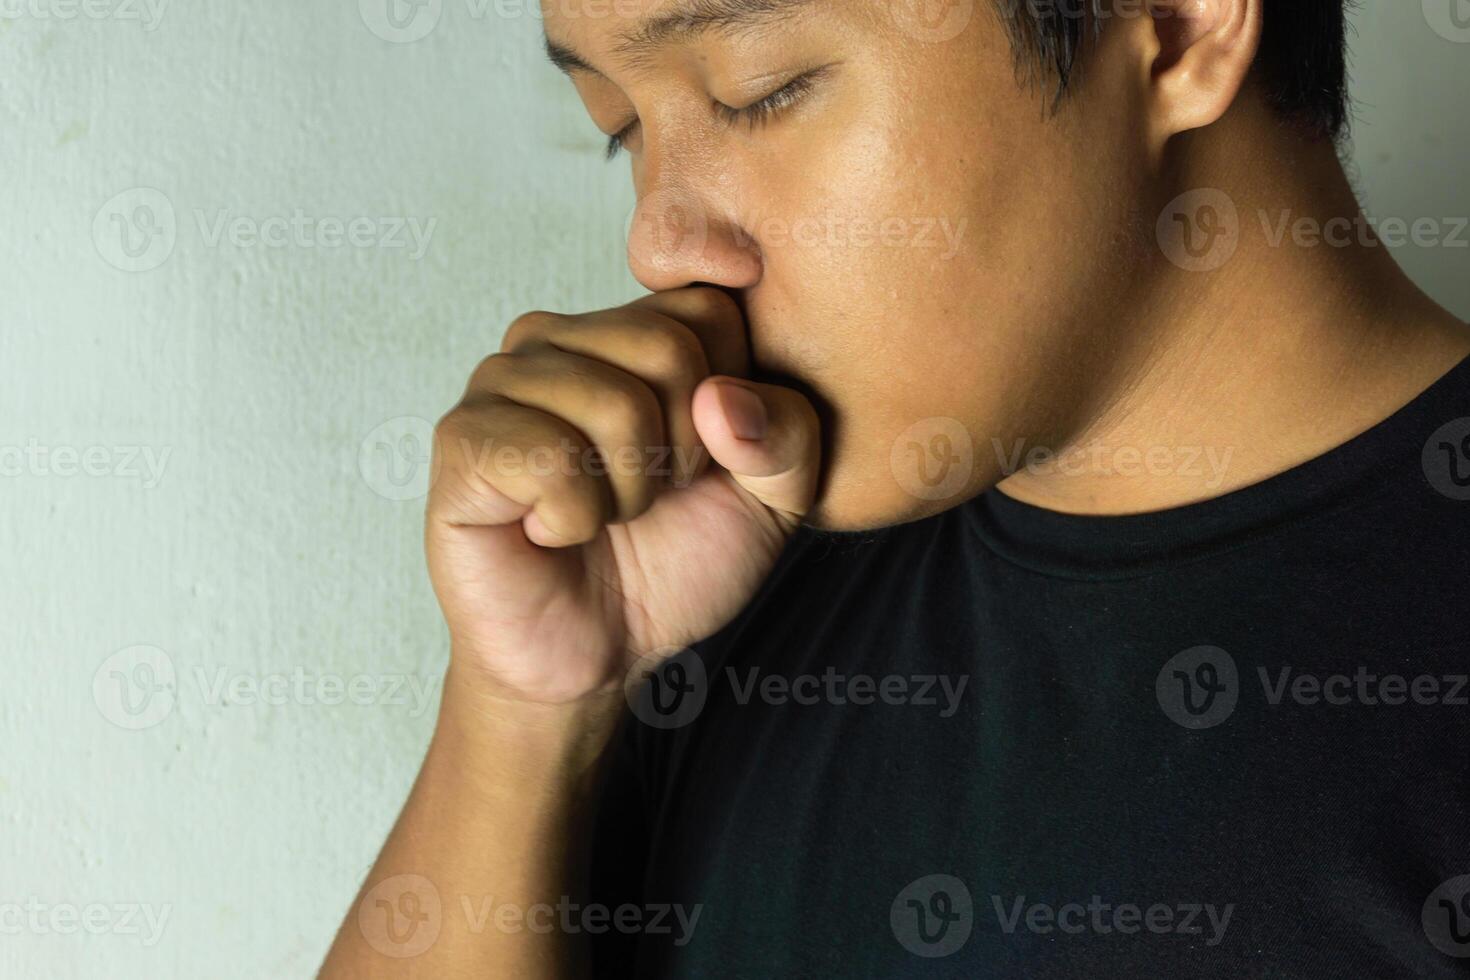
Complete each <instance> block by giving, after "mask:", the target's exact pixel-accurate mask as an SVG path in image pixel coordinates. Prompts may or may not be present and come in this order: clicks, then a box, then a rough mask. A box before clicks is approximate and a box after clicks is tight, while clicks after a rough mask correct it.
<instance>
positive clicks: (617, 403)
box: [470, 345, 668, 523]
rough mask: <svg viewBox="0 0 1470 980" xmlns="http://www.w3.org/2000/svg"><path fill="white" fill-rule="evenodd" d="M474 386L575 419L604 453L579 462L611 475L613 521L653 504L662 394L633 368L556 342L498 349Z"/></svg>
mask: <svg viewBox="0 0 1470 980" xmlns="http://www.w3.org/2000/svg"><path fill="white" fill-rule="evenodd" d="M470 385H471V389H472V390H473V391H477V392H483V393H489V394H493V395H496V396H499V397H501V398H505V399H508V400H510V401H513V402H515V403H516V404H519V405H524V406H526V407H527V408H534V409H538V410H540V411H542V412H545V413H547V414H549V415H554V416H556V417H557V418H559V419H562V420H563V421H565V422H567V423H568V424H569V425H571V426H572V427H573V428H575V429H576V430H577V431H578V432H579V433H581V435H582V436H583V437H584V438H585V440H586V442H587V443H589V444H590V445H591V446H592V447H594V448H595V449H596V450H597V452H596V453H595V454H593V453H587V454H584V455H583V456H581V457H579V458H578V459H577V460H576V461H575V464H574V465H575V466H576V467H577V468H578V469H581V470H584V471H587V472H589V473H590V474H591V475H594V476H598V477H605V478H606V479H607V481H608V485H609V487H610V489H611V491H612V499H613V515H612V519H611V523H624V522H627V521H631V520H633V519H634V518H636V517H638V516H639V515H641V514H643V513H644V512H645V511H647V510H648V508H649V507H651V506H653V501H654V499H655V498H656V497H657V496H658V492H659V486H658V482H659V481H658V480H657V479H656V478H655V477H654V476H653V474H652V472H651V471H652V470H653V469H654V468H655V467H654V464H655V463H657V462H658V459H657V457H658V455H659V449H658V447H660V446H665V445H667V444H668V443H667V440H666V436H665V433H664V421H663V410H662V407H661V406H660V404H659V400H658V396H657V395H655V394H654V393H653V389H651V388H649V387H648V385H646V384H644V383H643V381H641V380H640V379H638V378H636V377H634V376H633V375H631V374H629V373H628V372H626V371H621V370H619V369H617V368H615V367H612V366H610V365H608V364H605V363H603V362H601V361H598V360H595V359H593V358H590V357H582V356H580V355H577V354H568V353H566V352H565V351H562V350H558V349H557V348H555V347H551V346H549V345H540V346H534V347H533V348H528V349H526V350H525V351H524V352H523V353H517V354H497V355H495V356H494V357H490V358H487V359H486V360H485V361H484V362H482V363H481V365H480V367H479V368H478V369H477V370H476V371H475V375H474V377H473V378H472V379H471V381H470Z"/></svg>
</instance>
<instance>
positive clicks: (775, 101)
mask: <svg viewBox="0 0 1470 980" xmlns="http://www.w3.org/2000/svg"><path fill="white" fill-rule="evenodd" d="M830 69H831V66H830V65H829V66H826V67H823V68H816V69H813V70H812V71H809V72H807V73H806V74H804V75H798V76H797V77H796V78H793V79H792V80H791V81H789V82H787V83H786V84H785V85H783V86H781V87H780V88H779V89H777V90H776V91H774V92H772V93H771V94H770V95H768V96H766V97H765V98H763V99H761V100H760V101H759V102H754V103H751V104H750V105H748V106H744V107H742V108H739V109H735V108H732V107H730V106H727V105H725V104H724V103H722V102H716V103H715V104H714V110H715V114H716V115H717V116H719V117H720V119H721V120H722V121H723V122H725V123H726V124H727V125H731V126H737V125H743V126H747V127H749V128H750V129H752V130H753V129H755V128H756V127H757V126H763V125H765V124H767V123H769V122H771V120H773V119H775V118H776V117H777V116H778V115H780V114H781V113H782V112H785V111H786V110H787V109H790V108H791V107H792V106H794V105H796V104H797V103H799V102H801V100H802V99H804V98H806V97H807V96H808V95H810V94H811V92H812V89H814V88H815V87H816V85H817V82H819V81H820V80H821V79H822V77H823V76H825V75H826V74H827V72H828V71H829V70H830ZM638 125H639V121H638V120H637V119H634V120H633V121H632V122H631V123H629V124H628V125H627V126H625V127H623V128H622V129H621V130H619V131H618V132H617V133H615V134H613V136H612V137H611V138H610V139H609V140H608V141H607V158H608V159H609V160H611V159H613V158H614V157H616V156H617V155H618V154H619V153H620V152H622V151H623V150H624V149H626V148H627V145H628V141H629V140H630V139H631V138H632V136H633V133H634V132H635V131H636V130H637V129H638Z"/></svg>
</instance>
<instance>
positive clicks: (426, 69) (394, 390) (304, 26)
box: [0, 0, 1470, 978]
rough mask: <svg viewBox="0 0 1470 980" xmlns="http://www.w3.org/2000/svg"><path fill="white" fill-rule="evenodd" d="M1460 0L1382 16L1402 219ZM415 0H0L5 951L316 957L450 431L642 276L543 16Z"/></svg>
mask: <svg viewBox="0 0 1470 980" xmlns="http://www.w3.org/2000/svg"><path fill="white" fill-rule="evenodd" d="M1455 2H1458V0H1443V2H1440V0H1425V6H1424V9H1422V10H1421V9H1420V3H1419V2H1418V0H1392V2H1389V0H1367V9H1365V10H1363V11H1361V12H1360V13H1359V15H1358V23H1359V34H1360V36H1359V37H1358V39H1357V40H1356V42H1355V49H1356V66H1357V69H1356V70H1357V74H1358V77H1359V79H1360V82H1361V85H1360V88H1359V95H1360V98H1361V100H1362V106H1361V109H1360V112H1359V121H1358V125H1357V133H1358V137H1357V145H1356V151H1355V155H1356V159H1357V162H1358V171H1359V173H1358V176H1359V180H1360V183H1361V186H1362V187H1363V189H1364V192H1365V194H1366V196H1367V200H1368V205H1369V209H1370V211H1371V212H1372V213H1373V214H1374V215H1376V216H1379V217H1385V216H1397V217H1402V218H1405V219H1409V220H1412V219H1416V218H1421V217H1431V218H1452V217H1453V216H1456V215H1467V214H1470V185H1467V183H1466V181H1465V180H1464V176H1465V165H1464V161H1465V158H1466V155H1467V153H1470V117H1466V115H1465V113H1464V96H1465V94H1466V92H1467V91H1470V26H1465V27H1461V26H1460V22H1457V21H1455V20H1453V19H1451V18H1450V16H1449V12H1450V11H1451V10H1453V9H1454V6H1453V5H1454V3H1455ZM1436 5H1438V6H1437V7H1436ZM387 9H388V8H387V0H361V2H359V0H314V2H310V3H306V2H296V3H290V2H286V0H266V2H264V3H248V4H247V3H239V2H238V0H172V2H170V0H85V2H83V0H0V174H3V178H4V179H3V180H0V222H3V224H0V666H3V668H4V669H3V674H0V677H3V679H4V687H3V690H0V759H3V765H0V826H3V833H0V976H3V977H48V978H66V977H88V978H91V977H101V976H107V977H122V978H132V977H138V978H144V977H147V978H159V977H188V978H195V977H206V976H207V977H215V978H227V977H242V978H247V977H248V978H262V977H270V978H275V977H303V976H309V975H310V974H311V973H312V972H313V971H314V969H315V967H316V966H317V964H318V963H319V962H320V958H321V956H322V954H323V952H324V951H325V948H326V946H327V944H328V943H329V941H330V939H331V935H332V933H333V931H334V930H335V928H336V925H337V923H338V922H339V920H340V918H341V916H342V914H343V912H344V909H345V907H346V905H347V903H348V902H349V901H350V898H351V896H352V894H353V892H354V890H355V888H356V886H357V884H358V882H359V881H360V879H361V876H362V875H363V874H364V873H365V871H366V870H367V868H368V866H369V865H370V863H371V861H372V859H373V857H374V855H375V853H376V850H377V847H378V845H379V844H380V843H381V841H382V839H383V836H384V834H385V833H386V832H387V830H388V828H389V826H390V824H391V822H392V820H393V818H394V816H395V815H396V811H397V808H398V806H399V805H400V803H401V801H402V799H403V797H404V795H405V793H406V791H407V789H408V786H409V783H410V781H411V779H412V777H413V774H414V771H415V769H416V766H417V763H418V761H419V759H420V756H421V753H422V751H423V748H424V746H425V744H426V742H427V738H428V734H429V731H430V727H431V724H432V718H433V714H434V705H435V703H436V699H437V693H438V681H439V678H440V676H441V674H442V671H443V665H444V657H445V641H444V636H443V627H442V624H441V622H440V620H439V617H438V615H437V610H436V609H435V606H434V602H433V597H432V595H431V593H430V591H429V588H428V585H427V582H426V579H425V575H424V573H423V563H422V558H421V555H420V540H419V536H420V522H421V507H422V502H421V500H420V499H419V497H420V494H421V492H422V489H423V484H424V481H425V479H426V468H425V466H424V465H423V463H422V457H421V453H422V451H423V450H424V449H425V448H426V446H425V440H426V438H427V434H428V428H429V420H432V419H435V418H437V417H438V415H439V414H441V413H442V412H443V411H444V410H445V409H446V408H448V407H449V406H450V405H451V404H452V403H453V401H454V400H455V399H456V398H457V397H458V394H459V392H460V389H461V387H462V384H463V381H464V379H465V377H466V375H467V373H468V371H469V369H470V368H471V367H472V366H473V365H474V363H475V362H476V361H477V360H478V359H479V358H480V357H482V356H483V355H484V354H486V353H488V352H490V351H491V350H493V349H494V347H495V345H496V344H497V342H498V339H499V333H500V330H501V329H502V328H503V326H504V325H505V324H506V323H507V322H508V320H509V319H510V318H511V317H512V316H513V315H514V314H515V313H517V312H520V311H522V310H524V309H530V308H536V307H544V308H553V309H567V310H575V309H587V308H594V307H599V306H605V305H611V304H614V303H618V302H622V301H624V300H626V299H629V298H631V297H632V296H634V295H635V294H636V292H637V289H636V285H635V284H634V283H633V281H632V280H631V278H630V277H629V276H628V274H627V272H626V270H625V267H624V265H623V261H622V252H621V248H622V246H621V237H622V235H623V232H624V229H625V227H626V222H627V220H628V212H629V209H630V207H631V204H632V197H631V190H630V188H629V187H628V186H627V176H626V171H625V169H624V167H623V165H617V166H612V167H608V166H606V165H604V164H603V163H602V162H601V161H600V159H599V154H598V151H599V149H600V146H601V140H600V139H598V138H597V134H596V133H595V131H594V130H593V129H592V127H591V125H590V123H588V122H587V121H586V120H585V119H584V118H583V117H582V114H581V110H580V108H579V106H578V105H577V103H576V101H575V99H574V98H573V96H572V94H571V91H570V89H569V88H568V87H567V86H566V85H565V84H564V82H563V81H562V80H561V79H560V77H559V76H558V75H557V74H556V73H555V72H554V71H553V70H552V69H551V68H549V67H548V66H545V65H544V64H543V59H542V56H541V53H540V51H539V48H538V41H539V33H540V23H539V20H538V19H537V18H536V17H535V16H533V15H531V14H530V13H527V12H526V4H525V3H523V2H513V0H429V2H428V3H427V5H426V6H424V7H422V8H419V13H418V15H417V19H413V18H409V19H406V20H399V21H391V20H389V19H388V17H387V15H386V13H385V11H386V10H387ZM413 9H414V8H410V7H408V6H403V7H401V8H399V12H400V13H403V12H405V11H408V12H412V10H413ZM1463 12H1464V11H1463V9H1461V13H1462V14H1463ZM1461 19H1462V20H1464V18H1463V17H1462V18H1461ZM1461 237H1462V239H1470V234H1467V233H1464V232H1462V233H1461ZM1399 254H1400V255H1401V258H1402V260H1403V261H1404V263H1405V264H1406V265H1407V266H1408V267H1409V269H1410V270H1411V271H1412V272H1413V273H1414V274H1415V275H1416V276H1417V277H1418V278H1419V279H1420V280H1421V281H1422V282H1424V283H1425V284H1426V286H1427V287H1428V288H1429V289H1430V291H1431V292H1433V293H1434V294H1435V295H1436V296H1437V297H1438V298H1440V300H1441V301H1442V302H1445V303H1446V304H1447V305H1450V306H1451V307H1452V308H1453V309H1455V311H1456V312H1457V313H1458V314H1459V315H1461V316H1462V317H1470V275H1467V272H1470V251H1466V250H1465V249H1463V248H1460V249H1455V248H1451V247H1447V246H1446V245H1444V244H1443V243H1440V244H1437V245H1414V244H1409V245H1406V246H1405V247H1404V248H1402V249H1400V250H1399Z"/></svg>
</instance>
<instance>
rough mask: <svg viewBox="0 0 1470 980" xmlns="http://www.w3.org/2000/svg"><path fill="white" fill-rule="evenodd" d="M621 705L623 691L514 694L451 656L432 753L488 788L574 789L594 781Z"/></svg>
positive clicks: (511, 790)
mask: <svg viewBox="0 0 1470 980" xmlns="http://www.w3.org/2000/svg"><path fill="white" fill-rule="evenodd" d="M625 708H626V701H625V699H624V697H623V692H622V690H621V689H614V690H611V691H604V692H599V693H597V694H591V695H588V696H586V697H583V698H580V699H577V700H575V701H568V702H562V703H543V702H538V701H530V700H525V699H522V698H518V697H515V696H513V695H511V694H509V693H508V692H506V691H504V690H503V689H501V688H500V687H498V686H497V685H495V684H494V682H493V681H492V680H491V679H490V678H489V677H488V676H487V675H486V674H485V673H484V672H483V671H481V670H479V669H477V668H475V667H473V666H470V665H466V664H465V663H463V662H462V661H461V660H459V659H457V658H455V657H451V658H450V666H449V669H448V670H447V671H446V673H445V676H444V695H443V700H442V702H441V704H440V708H439V720H438V724H437V726H436V728H435V732H434V741H433V744H432V746H431V748H430V755H431V757H432V756H434V755H436V754H437V755H441V756H449V757H451V758H452V760H453V765H454V767H455V768H456V769H458V770H460V771H461V772H462V773H464V774H466V775H472V774H473V775H483V777H484V778H485V780H486V785H487V786H488V787H489V788H492V789H494V788H504V789H506V790H507V791H509V792H514V793H525V792H526V791H527V789H528V787H532V786H544V787H545V788H546V789H547V790H548V791H552V792H555V791H557V790H559V789H569V790H574V791H575V790H579V789H582V788H584V786H585V784H587V783H588V782H589V781H590V780H592V779H593V778H595V775H596V773H597V771H598V769H599V768H600V765H599V764H600V762H601V760H602V758H603V756H604V755H605V754H606V750H607V747H608V744H609V743H610V742H611V740H612V736H613V734H614V733H615V732H616V731H617V728H618V725H619V723H620V721H621V719H622V716H623V713H624V709H625Z"/></svg>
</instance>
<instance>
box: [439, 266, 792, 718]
mask: <svg viewBox="0 0 1470 980" xmlns="http://www.w3.org/2000/svg"><path fill="white" fill-rule="evenodd" d="M749 373H750V352H749V347H748V341H747V336H746V327H745V323H744V321H743V318H742V317H741V314H740V310H739V308H738V306H737V305H736V304H735V302H734V300H733V299H731V298H730V297H729V296H728V295H726V294H725V293H723V292H721V291H719V290H717V289H713V288H705V287H695V288H688V289H681V290H674V291H671V292H666V293H656V294H654V295H651V296H647V297H644V298H643V299H640V300H638V301H637V302H634V303H631V304H629V305H627V306H623V307H620V308H618V309H614V310H607V311H604V312H600V313H589V314H584V315H581V316H559V315H555V314H550V313H532V314H528V315H526V316H523V317H521V318H520V319H518V320H517V321H516V322H515V324H514V325H512V327H511V328H510V330H509V331H508V332H507V333H506V335H505V340H504V342H503V344H502V345H501V352H500V353H498V354H496V355H494V356H492V357H489V358H487V359H486V360H485V361H484V362H482V363H481V364H480V366H479V368H478V369H477V370H476V371H475V373H474V376H473V377H472V378H471V379H470V383H469V387H468V390H467V391H466V392H465V396H464V398H463V400H462V401H461V402H460V403H459V405H458V406H456V407H455V408H454V410H453V411H451V412H450V413H449V414H448V415H446V416H445V417H444V418H443V420H441V421H440V423H439V426H438V428H437V430H436V432H435V440H434V453H435V467H436V473H437V476H436V478H435V481H434V485H433V489H432V490H431V492H430V495H429V508H428V520H427V529H426V538H427V551H428V557H429V569H430V574H431V576H432V578H433V582H434V588H435V591H436V592H437V594H438V596H439V601H440V604H441V605H442V606H443V609H444V615H445V617H446V619H447V620H448V623H449V630H450V638H451V646H452V655H453V657H454V658H455V659H456V661H458V662H459V663H460V664H461V666H462V667H467V668H471V669H475V670H478V671H479V672H481V673H482V674H483V676H484V677H485V678H486V679H487V681H488V682H489V684H490V685H491V689H492V690H493V691H494V692H495V693H496V694H497V695H498V696H501V697H505V698H512V699H517V700H524V701H532V702H542V703H556V704H564V703H567V702H571V701H576V700H578V699H581V698H584V697H587V696H589V695H593V694H600V693H605V692H607V691H608V690H610V689H614V688H616V687H618V686H619V685H621V683H622V680H623V677H624V675H625V673H626V671H627V670H628V668H629V667H630V666H631V665H632V664H633V663H634V662H636V661H638V660H640V659H641V658H643V657H647V656H649V655H667V654H671V653H673V652H676V651H677V650H678V649H679V648H682V647H684V646H686V645H688V644H689V643H691V642H693V641H695V640H698V639H702V638H704V637H706V636H708V635H710V634H712V633H714V632H715V631H717V630H718V629H720V628H721V627H722V626H724V625H725V624H726V623H728V622H729V621H730V620H731V619H733V618H734V616H735V615H736V614H737V613H738V612H739V611H740V610H741V608H743V607H744V605H745V604H746V603H747V602H748V601H749V600H750V598H751V597H752V596H753V595H754V593H755V591H756V589H757V588H758V587H759V586H760V584H761V582H762V581H763V580H764V579H765V577H766V576H767V575H768V574H769V573H770V571H771V569H772V567H773V566H774V564H775V561H776V558H777V557H778V555H779V554H780V552H781V549H782V547H783V546H784V545H785V543H786V541H787V539H788V538H789V537H790V536H791V534H792V533H793V532H794V531H795V530H796V528H797V526H798V524H799V522H800V520H801V518H802V517H803V515H805V514H806V512H807V510H808V508H809V507H810V506H811V505H812V500H813V497H814V495H815V492H816V483H817V476H818V471H819V464H820V445H819V440H818V424H817V416H816V413H815V411H814V410H813V408H812V406H811V404H810V403H809V402H807V400H806V399H805V398H803V397H802V396H801V395H799V394H798V393H796V392H795V391H792V390H790V389H787V388H781V387H775V386H772V385H764V384H757V383H754V382H751V381H748V380H744V378H745V376H746V375H748V374H749Z"/></svg>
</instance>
